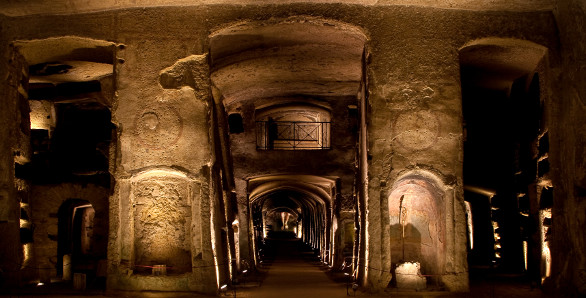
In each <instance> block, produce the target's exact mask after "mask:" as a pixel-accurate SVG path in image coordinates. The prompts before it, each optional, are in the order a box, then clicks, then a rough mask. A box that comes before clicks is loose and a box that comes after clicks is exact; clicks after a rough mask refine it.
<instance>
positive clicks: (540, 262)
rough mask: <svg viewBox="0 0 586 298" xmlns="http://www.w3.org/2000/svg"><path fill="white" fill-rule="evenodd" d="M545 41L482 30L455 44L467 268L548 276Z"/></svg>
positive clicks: (536, 278)
mask: <svg viewBox="0 0 586 298" xmlns="http://www.w3.org/2000/svg"><path fill="white" fill-rule="evenodd" d="M546 54H547V49H546V48H545V47H543V46H540V45H537V44H534V43H532V42H529V41H523V40H515V39H502V38H486V39H481V40H477V41H474V42H471V43H470V44H468V45H466V46H465V47H463V48H462V49H461V50H460V65H461V80H462V101H463V103H462V106H463V116H464V137H465V138H464V183H465V188H464V190H465V199H466V201H467V205H468V222H469V224H468V227H469V247H468V249H469V264H470V270H471V272H472V273H474V272H477V271H479V270H481V268H488V267H494V268H497V269H498V270H499V271H503V272H508V273H519V274H526V275H527V276H528V277H529V279H530V280H531V282H532V283H534V284H540V283H542V282H543V280H544V279H545V278H546V277H548V276H549V274H550V273H549V269H548V268H549V255H548V253H549V246H548V243H547V234H548V232H547V231H548V229H549V227H550V225H551V207H552V203H553V200H552V199H551V198H550V199H545V200H544V199H541V197H542V196H543V195H545V196H550V197H551V194H552V190H553V185H552V182H551V179H550V177H549V156H548V152H549V133H548V131H549V129H548V124H547V122H546V114H547V113H546V108H547V106H548V104H549V103H548V98H547V93H544V92H543V90H545V89H546V86H545V85H546V84H547V81H546V80H544V78H546V77H547V72H546V71H547V67H546V64H547V62H545V60H546V59H544V57H547V55H546Z"/></svg>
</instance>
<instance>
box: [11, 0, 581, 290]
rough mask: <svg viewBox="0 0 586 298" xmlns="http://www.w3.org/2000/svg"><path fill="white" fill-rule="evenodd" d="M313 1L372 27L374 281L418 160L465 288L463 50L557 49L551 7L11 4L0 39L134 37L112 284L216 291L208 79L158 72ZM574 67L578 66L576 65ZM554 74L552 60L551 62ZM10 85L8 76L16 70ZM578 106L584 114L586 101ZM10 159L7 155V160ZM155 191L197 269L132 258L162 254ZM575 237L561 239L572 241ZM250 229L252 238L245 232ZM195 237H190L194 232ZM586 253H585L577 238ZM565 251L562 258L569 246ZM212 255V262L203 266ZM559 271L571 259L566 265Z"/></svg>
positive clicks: (384, 282)
mask: <svg viewBox="0 0 586 298" xmlns="http://www.w3.org/2000/svg"><path fill="white" fill-rule="evenodd" d="M309 14H310V15H312V16H313V17H319V18H323V19H333V20H337V21H341V22H346V23H349V24H352V25H354V26H357V27H359V28H362V29H363V30H364V32H365V34H366V35H367V36H368V42H367V52H368V58H367V63H366V65H365V67H366V70H367V71H366V73H367V80H366V81H367V83H368V101H367V102H368V107H367V108H368V113H367V115H368V122H367V125H368V133H369V135H368V148H369V152H368V179H367V181H361V183H368V189H367V191H368V192H367V197H365V198H364V200H365V203H366V208H367V209H368V213H367V214H365V216H366V217H365V223H366V225H363V226H362V227H361V228H363V229H367V230H366V231H367V233H368V237H367V242H366V243H364V245H365V246H364V250H365V252H366V254H365V256H366V265H367V266H368V267H370V268H367V269H366V270H365V271H366V275H365V284H366V285H367V286H368V287H369V288H371V289H375V290H380V289H383V288H385V287H387V286H388V284H389V282H390V280H391V278H392V275H391V274H390V273H389V272H391V267H392V264H393V262H394V260H393V259H392V256H393V254H392V247H393V245H394V244H392V243H391V242H394V241H395V240H393V239H396V237H395V238H393V236H392V235H393V234H392V233H393V232H392V231H391V226H392V224H391V220H392V219H393V216H395V215H393V214H391V213H390V209H389V200H390V198H391V197H392V192H393V187H392V186H393V185H394V184H395V183H396V182H397V181H398V180H399V179H400V177H402V176H403V175H405V174H407V173H410V172H418V171H424V172H425V173H426V175H431V176H432V179H433V180H434V181H438V182H439V183H438V185H440V186H439V187H440V188H441V191H440V193H443V196H442V198H441V199H438V200H437V201H436V202H434V204H437V206H438V208H439V209H440V210H443V211H442V212H439V211H438V212H434V213H432V214H427V215H425V216H423V217H422V218H425V217H427V218H429V217H439V218H438V219H437V220H438V222H440V223H441V224H440V225H441V226H443V227H444V228H445V229H444V230H443V232H444V233H445V238H443V240H442V238H438V241H439V242H441V243H435V244H434V245H441V246H442V248H443V251H444V252H445V254H441V255H440V254H437V255H435V256H434V258H437V259H439V260H437V263H438V264H441V266H439V267H441V269H440V270H437V271H436V273H437V274H438V275H440V276H441V282H442V283H443V284H444V286H445V287H446V288H447V289H448V290H452V291H465V290H467V289H468V273H467V265H466V229H465V214H464V212H465V211H464V202H463V194H462V187H463V182H462V175H463V173H462V116H461V90H460V78H459V75H460V70H459V60H458V50H459V49H460V48H461V47H462V46H464V45H465V44H466V43H467V42H469V41H471V40H474V39H478V38H483V37H491V36H496V37H506V38H518V39H526V40H530V41H533V42H535V43H537V44H541V45H544V46H546V47H548V48H549V49H550V55H552V56H556V55H558V53H557V52H556V50H557V33H556V25H555V22H554V20H553V16H552V14H551V13H550V12H548V11H540V10H537V11H523V12H522V13H519V12H515V11H511V10H508V11H498V10H491V11H481V10H458V9H450V10H446V9H435V8H431V7H413V6H401V5H385V6H383V5H380V6H378V5H374V6H362V5H340V4H308V3H296V4H294V5H254V6H232V5H227V4H223V5H214V6H206V5H202V6H199V7H197V6H185V7H180V8H179V7H158V8H125V9H119V10H110V11H99V12H88V13H83V14H74V15H59V16H54V15H36V16H19V17H3V27H2V35H1V37H0V38H1V43H2V45H4V46H6V45H8V44H9V43H10V42H11V41H13V40H21V39H24V40H26V39H42V38H48V37H53V36H63V35H76V36H85V37H91V38H95V39H102V40H108V41H113V42H115V43H118V44H120V45H123V47H119V50H118V51H117V57H116V59H117V65H116V75H117V82H116V85H117V96H116V99H115V103H114V108H113V122H114V123H115V124H116V125H117V128H118V133H119V143H118V144H117V152H116V155H115V158H114V160H113V162H114V163H115V165H116V168H115V172H114V177H115V180H116V186H115V189H114V193H113V194H112V195H111V197H110V227H109V229H110V234H109V247H108V260H109V264H110V267H109V287H111V288H121V289H151V290H196V291H201V292H215V290H216V289H217V286H218V284H217V280H216V276H217V275H219V273H217V272H214V268H215V267H214V266H213V264H214V263H215V264H218V262H219V261H218V259H223V256H222V255H216V254H215V252H214V251H213V250H212V248H211V244H210V243H212V241H214V243H221V242H217V241H218V240H217V239H215V237H216V236H217V235H220V234H221V232H219V231H218V230H217V228H218V227H219V226H220V224H221V219H218V218H217V213H216V211H217V210H218V209H219V208H220V207H217V206H216V205H215V204H216V203H215V202H216V201H215V199H214V198H215V197H216V196H215V195H214V194H213V192H214V190H213V189H214V188H213V187H212V184H213V183H216V182H218V181H215V180H214V179H216V178H213V177H215V176H213V175H212V170H211V168H212V164H213V162H214V161H215V160H214V154H213V151H214V149H213V148H214V143H213V138H212V137H211V135H212V134H211V131H210V127H211V126H212V125H213V124H211V120H210V119H211V117H210V109H211V107H210V96H209V94H207V92H208V89H209V86H208V83H207V82H206V81H202V79H201V77H199V76H195V78H196V79H193V80H191V79H190V80H186V81H185V82H175V83H169V82H168V81H167V79H165V80H161V71H163V70H165V69H167V68H168V67H171V66H173V65H175V63H176V62H177V61H179V60H181V59H184V58H186V57H190V56H192V55H195V56H205V55H206V52H207V49H208V46H209V44H208V42H209V41H208V36H209V34H210V33H211V32H214V31H215V30H217V29H220V28H223V27H226V26H228V25H229V24H233V23H236V22H248V21H262V20H267V19H271V18H273V19H283V20H286V19H287V18H289V17H290V16H304V15H309ZM568 27H569V26H568ZM39 28H43V30H39ZM580 34H581V33H580ZM568 39H571V38H568ZM205 59H206V58H202V59H200V60H197V61H198V62H197V63H195V66H193V68H191V69H195V73H198V74H201V73H202V71H203V72H204V73H205V70H202V69H204V67H202V65H204V64H206V60H205ZM568 64H570V63H569V62H568ZM550 67H551V68H552V69H554V70H555V69H557V68H558V67H559V65H556V61H555V60H552V63H551V65H550ZM575 72H576V73H579V71H578V70H577V69H576V70H575ZM556 74H557V72H556V71H553V75H554V76H555V75H556ZM202 77H206V75H204V76H202ZM207 77H209V76H207ZM177 78H183V79H186V78H188V77H187V76H177ZM191 78H193V76H192V77H191ZM3 84H4V87H5V86H6V83H3ZM161 84H162V85H163V86H162V85H161ZM163 87H164V88H163ZM577 103H578V102H577ZM12 105H14V104H13V103H12ZM564 107H565V106H564ZM570 110H571V109H568V110H567V111H570ZM574 117H575V118H577V117H578V116H577V114H576V116H574ZM566 119H573V118H566ZM567 121H568V122H571V120H567ZM572 123H573V122H572ZM558 128H559V129H561V127H558ZM580 139H583V137H580V136H579V135H577V136H576V137H575V138H574V140H580ZM576 145H577V144H576ZM572 148H578V146H573V147H572ZM2 150H4V149H2ZM251 150H252V149H251ZM571 153H572V154H569V155H572V156H574V154H575V152H571ZM2 156H5V155H4V154H2ZM276 159H277V158H274V159H268V160H267V162H272V161H274V160H276ZM310 159H311V157H310ZM350 159H351V158H350ZM576 160H579V158H576ZM573 162H574V160H571V161H568V160H562V159H559V160H558V162H557V166H558V167H562V166H564V165H573V164H574V163H573ZM7 165H8V161H6V162H4V163H3V166H6V167H7ZM344 166H348V165H344ZM310 168H311V169H314V168H315V169H317V168H318V166H311V167H310ZM277 169H281V168H278V167H277ZM6 171H8V169H7V170H6ZM6 171H4V170H3V172H2V173H6ZM149 173H150V174H149ZM153 173H155V174H156V175H154V176H153V177H163V176H165V175H170V176H171V177H175V178H170V180H167V179H166V178H162V179H158V178H157V179H155V180H152V181H151V180H147V181H142V180H141V179H140V177H142V175H151V174H153ZM324 174H325V173H324ZM570 174H571V173H567V174H566V173H564V174H560V175H559V177H558V179H559V180H560V181H561V180H562V179H563V178H564V177H569V176H571V175H570ZM157 175H159V176H157ZM177 177H179V178H177ZM177 179H178V180H177ZM239 187H240V189H242V188H243V186H242V185H240V186H239ZM156 189H158V190H156ZM568 191H570V188H569V187H568ZM157 198H166V199H165V200H167V199H169V200H171V201H172V202H173V203H172V204H171V203H165V205H169V204H171V205H172V206H171V207H173V208H172V209H176V210H177V213H175V214H174V215H173V216H170V215H169V214H165V215H164V216H163V218H164V220H162V221H157V223H154V222H153V224H156V225H163V223H165V224H169V226H168V227H166V228H161V230H160V231H161V234H165V233H166V231H168V230H167V229H169V230H172V229H175V228H179V230H181V231H182V232H179V233H180V235H179V236H178V237H180V239H185V242H184V241H176V242H174V243H175V244H176V245H174V247H176V248H177V249H178V250H179V251H181V253H180V254H179V255H180V257H178V259H177V260H176V261H174V262H184V260H186V259H187V258H190V260H191V265H192V272H191V273H181V274H178V275H175V276H173V275H169V276H167V277H160V276H148V275H140V274H135V273H134V272H133V271H132V266H133V265H137V262H142V261H143V260H147V261H151V260H152V261H157V262H158V261H159V260H156V258H155V257H146V256H150V255H152V254H153V253H151V252H149V251H147V248H146V246H145V245H143V243H147V242H150V241H153V239H155V238H157V237H155V236H154V235H153V236H152V237H151V236H150V235H149V233H151V231H152V229H149V228H147V225H148V224H151V222H150V221H149V220H148V214H146V213H144V212H146V211H144V210H146V208H145V207H146V206H151V205H152V206H154V205H157V204H158V202H159V201H158V200H159V199H157ZM430 200H431V199H430ZM135 203H138V204H135ZM240 203H242V202H240ZM141 204H146V205H141ZM149 204H151V205H149ZM189 206H191V207H189ZM214 206H216V207H214ZM239 206H243V204H240V205H239ZM572 206H573V205H572ZM568 208H569V207H568ZM397 209H398V208H397ZM419 209H423V208H419ZM240 212H241V218H242V217H246V214H244V213H245V212H246V211H245V209H244V210H241V211H240ZM147 213H148V212H147ZM153 214H154V213H153ZM189 214H191V223H188V220H187V219H185V218H181V219H180V217H181V216H180V215H187V216H189ZM438 214H439V215H438ZM214 215H215V216H214ZM145 216H146V217H145ZM151 216H152V215H151ZM198 220H199V222H198ZM421 221H426V219H422V220H421ZM196 222H198V223H197V224H196ZM240 222H241V223H244V222H246V221H244V220H241V221H240ZM198 225H199V226H198ZM214 225H215V228H214ZM186 226H191V229H189V228H185V227H186ZM243 230H244V229H242V230H241V231H243ZM431 230H433V229H431ZM436 230H439V229H436ZM244 231H245V230H244ZM181 237H183V238H181ZM198 237H200V238H198ZM218 238H219V237H218ZM570 239H571V238H570V237H568V238H567V239H564V241H573V240H570ZM243 240H244V241H246V239H240V241H243ZM143 241H144V242H143ZM188 241H191V244H189V245H187V244H186V242H188ZM559 241H561V240H559ZM576 241H579V240H576ZM198 243H201V246H198V245H199V244H198ZM559 243H562V242H559ZM576 247H579V246H576ZM170 254H173V255H174V254H175V253H170ZM423 254H425V255H431V253H429V254H428V253H427V252H424V253H423ZM576 254H577V255H581V254H580V253H578V250H576ZM224 255H225V253H224ZM143 256H145V257H144V258H145V259H142V258H143ZM557 256H558V257H557V258H558V259H560V260H565V258H564V257H563V256H562V255H561V254H560V255H557ZM214 257H216V259H215V260H214ZM428 263H429V262H427V261H426V262H425V264H428ZM138 265H142V264H138ZM145 265H148V264H145ZM208 265H211V266H210V267H205V266H208ZM434 266H435V265H434ZM422 270H424V271H425V270H427V269H426V268H422ZM560 270H561V271H564V270H567V269H564V267H560Z"/></svg>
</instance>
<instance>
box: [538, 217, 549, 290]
mask: <svg viewBox="0 0 586 298" xmlns="http://www.w3.org/2000/svg"><path fill="white" fill-rule="evenodd" d="M546 218H548V219H550V218H551V208H546V209H543V210H540V211H539V225H540V228H541V282H542V283H543V281H544V280H545V279H546V278H547V277H549V276H550V275H551V251H550V249H549V241H547V232H548V230H549V227H547V226H545V225H544V224H543V223H544V221H545V219H546Z"/></svg>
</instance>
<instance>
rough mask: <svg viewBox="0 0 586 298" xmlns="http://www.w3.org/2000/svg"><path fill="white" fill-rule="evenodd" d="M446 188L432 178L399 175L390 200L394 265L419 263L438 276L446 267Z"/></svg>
mask: <svg viewBox="0 0 586 298" xmlns="http://www.w3.org/2000/svg"><path fill="white" fill-rule="evenodd" d="M443 205H444V204H443V191H441V190H440V188H438V187H437V184H436V183H434V181H433V180H432V179H430V178H429V177H426V176H423V175H420V174H410V175H407V176H404V177H403V178H400V179H399V180H398V181H397V182H396V183H395V184H394V186H393V189H392V191H391V194H390V196H389V199H388V207H389V217H390V221H389V223H390V243H391V260H392V263H393V267H396V266H398V265H399V264H402V263H406V262H417V263H419V264H420V266H421V273H422V274H425V275H431V279H435V278H436V277H437V275H438V274H439V273H440V272H441V269H442V268H443V262H442V258H443V256H444V251H445V249H444V242H445V241H444V239H445V223H444V222H443V221H442V219H443V218H444V217H443V214H444V210H443V208H442V206H443Z"/></svg>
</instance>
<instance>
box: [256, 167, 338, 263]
mask: <svg viewBox="0 0 586 298" xmlns="http://www.w3.org/2000/svg"><path fill="white" fill-rule="evenodd" d="M249 187H250V190H251V192H250V198H249V208H250V210H251V221H250V224H251V227H250V229H251V230H252V231H254V233H253V246H254V256H255V263H257V264H258V263H260V261H261V260H262V257H263V251H266V248H265V247H264V246H265V245H266V244H267V243H266V240H267V239H271V238H289V239H300V240H301V241H302V242H303V243H305V244H306V245H308V247H309V248H311V249H312V250H313V253H314V254H315V256H316V257H319V259H320V260H321V261H323V262H324V263H328V264H332V262H333V257H332V254H331V253H330V251H331V250H332V246H331V245H332V243H331V239H330V238H331V235H332V230H333V229H332V217H333V215H332V198H331V196H330V195H329V194H328V193H332V192H334V193H335V191H336V190H335V180H332V179H328V178H322V177H316V176H307V175H304V176H300V175H275V176H265V177H260V178H256V179H252V180H250V181H249Z"/></svg>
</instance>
